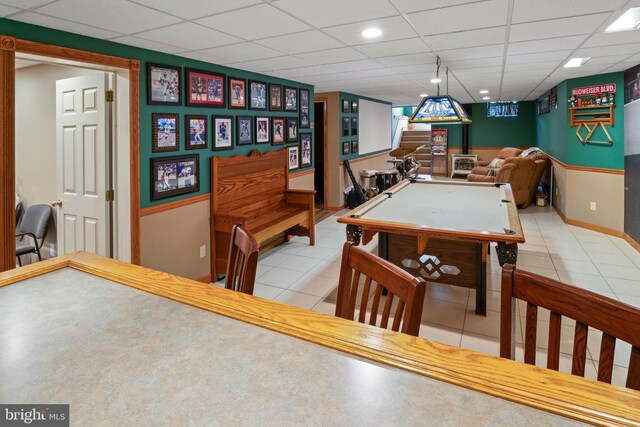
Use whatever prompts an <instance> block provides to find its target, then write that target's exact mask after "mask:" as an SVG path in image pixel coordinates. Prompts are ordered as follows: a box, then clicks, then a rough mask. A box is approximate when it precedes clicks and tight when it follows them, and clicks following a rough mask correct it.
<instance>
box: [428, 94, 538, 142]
mask: <svg viewBox="0 0 640 427" xmlns="http://www.w3.org/2000/svg"><path fill="white" fill-rule="evenodd" d="M464 108H465V110H466V111H467V113H470V116H471V120H472V123H471V124H470V125H469V149H470V150H473V149H474V148H477V147H533V146H535V145H536V144H537V138H536V110H535V102H532V101H522V102H520V103H519V104H518V117H487V104H486V103H481V104H471V108H470V109H469V105H465V106H464ZM469 110H470V111H469ZM431 128H432V129H447V130H448V131H449V132H448V145H449V147H450V148H460V147H462V125H461V124H459V123H452V124H448V125H445V124H437V125H431Z"/></svg>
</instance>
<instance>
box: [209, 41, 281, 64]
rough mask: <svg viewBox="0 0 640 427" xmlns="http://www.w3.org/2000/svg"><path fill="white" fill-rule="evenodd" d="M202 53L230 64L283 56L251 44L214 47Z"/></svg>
mask: <svg viewBox="0 0 640 427" xmlns="http://www.w3.org/2000/svg"><path fill="white" fill-rule="evenodd" d="M202 52H203V53H206V54H208V55H212V56H217V57H221V58H224V59H225V60H226V61H230V62H239V61H253V60H256V59H266V58H273V57H276V56H283V53H282V52H278V51H275V50H273V49H269V48H268V47H264V46H260V45H258V44H255V43H253V42H244V43H238V44H232V45H228V46H220V47H214V48H212V49H205V50H202Z"/></svg>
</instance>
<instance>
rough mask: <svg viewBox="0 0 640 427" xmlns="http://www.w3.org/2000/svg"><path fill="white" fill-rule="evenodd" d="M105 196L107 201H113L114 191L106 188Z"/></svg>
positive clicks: (114, 197)
mask: <svg viewBox="0 0 640 427" xmlns="http://www.w3.org/2000/svg"><path fill="white" fill-rule="evenodd" d="M105 198H106V199H107V202H113V201H114V200H115V199H116V195H115V192H114V191H113V190H107V192H106V193H105Z"/></svg>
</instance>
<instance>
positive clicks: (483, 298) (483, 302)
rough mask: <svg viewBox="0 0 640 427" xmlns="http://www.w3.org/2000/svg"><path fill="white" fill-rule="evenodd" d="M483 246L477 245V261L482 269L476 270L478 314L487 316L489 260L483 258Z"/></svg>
mask: <svg viewBox="0 0 640 427" xmlns="http://www.w3.org/2000/svg"><path fill="white" fill-rule="evenodd" d="M483 250H484V245H483V244H481V243H480V244H477V245H476V259H477V262H478V265H479V266H480V268H477V269H476V274H477V275H478V277H476V314H479V315H481V316H486V315H487V258H486V257H485V256H483V255H484V254H483V253H482V251H483Z"/></svg>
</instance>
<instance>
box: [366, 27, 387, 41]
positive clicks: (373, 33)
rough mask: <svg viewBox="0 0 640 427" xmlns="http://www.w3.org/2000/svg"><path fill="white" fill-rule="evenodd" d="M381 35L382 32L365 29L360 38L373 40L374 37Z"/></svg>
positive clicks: (376, 29) (374, 29)
mask: <svg viewBox="0 0 640 427" xmlns="http://www.w3.org/2000/svg"><path fill="white" fill-rule="evenodd" d="M381 35H382V31H381V30H379V29H378V28H367V29H366V30H364V31H363V32H362V37H364V38H367V39H373V38H375V37H380V36H381Z"/></svg>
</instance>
